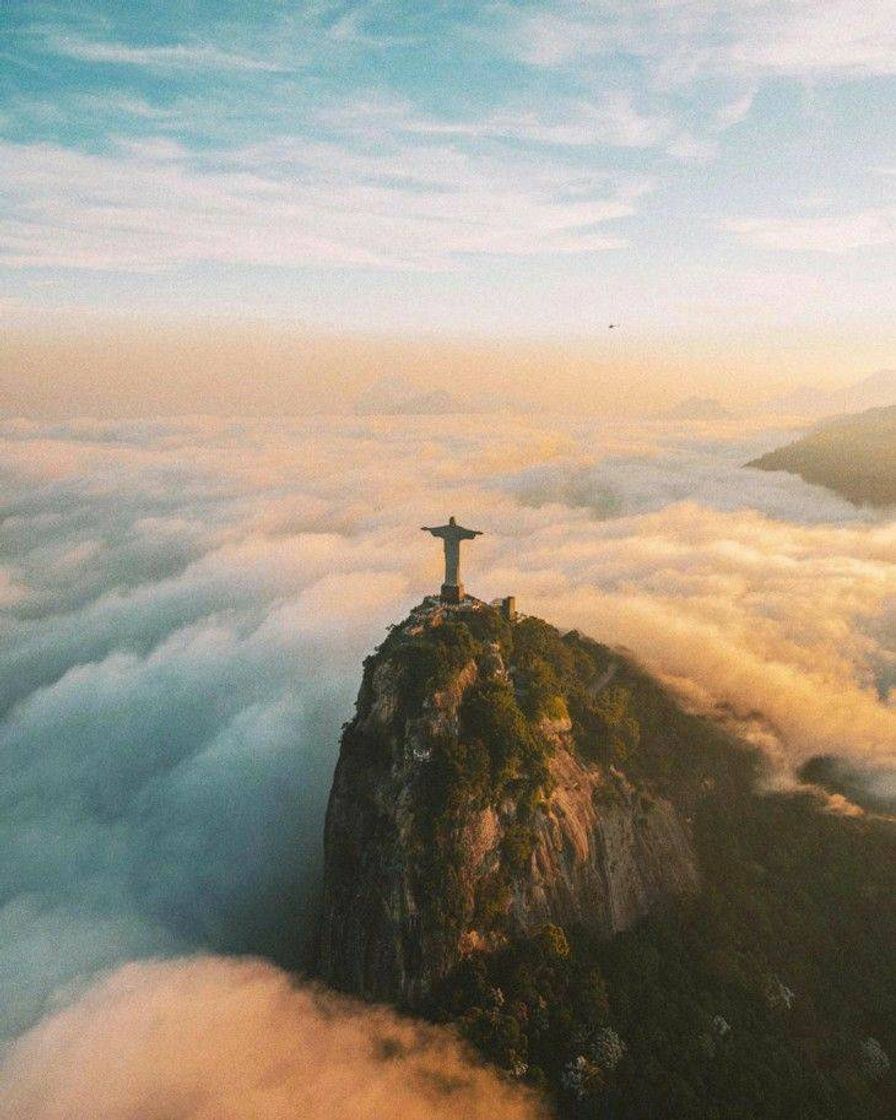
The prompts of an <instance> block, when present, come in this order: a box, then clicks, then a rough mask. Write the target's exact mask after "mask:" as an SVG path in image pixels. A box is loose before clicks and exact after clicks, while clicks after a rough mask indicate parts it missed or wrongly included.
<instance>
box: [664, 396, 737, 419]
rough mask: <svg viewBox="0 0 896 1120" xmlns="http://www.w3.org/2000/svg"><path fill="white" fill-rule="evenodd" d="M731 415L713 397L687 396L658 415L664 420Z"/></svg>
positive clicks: (717, 417) (726, 416)
mask: <svg viewBox="0 0 896 1120" xmlns="http://www.w3.org/2000/svg"><path fill="white" fill-rule="evenodd" d="M732 415H733V413H731V412H729V411H728V409H727V408H725V407H724V406H723V405H721V404H720V403H719V402H718V401H717V400H716V399H715V398H714V397H687V398H686V399H685V400H683V401H679V402H678V404H676V405H673V406H672V408H670V409H669V410H668V412H663V413H661V414H660V417H661V419H664V420H730V419H731V418H732Z"/></svg>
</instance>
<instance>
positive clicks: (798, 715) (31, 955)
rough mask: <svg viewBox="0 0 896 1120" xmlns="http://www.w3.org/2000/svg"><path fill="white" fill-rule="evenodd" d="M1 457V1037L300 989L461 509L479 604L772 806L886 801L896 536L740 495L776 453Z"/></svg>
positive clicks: (712, 441) (770, 493)
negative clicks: (719, 742)
mask: <svg viewBox="0 0 896 1120" xmlns="http://www.w3.org/2000/svg"><path fill="white" fill-rule="evenodd" d="M2 435H3V441H2V444H0V478H2V480H3V491H4V493H5V494H7V495H9V496H8V497H7V498H6V499H5V501H4V503H3V505H2V508H0V515H2V519H3V520H2V535H3V556H4V558H5V559H4V565H3V567H2V568H0V609H2V611H3V621H2V629H0V757H2V759H3V776H2V780H0V806H2V812H0V987H2V989H3V991H4V995H5V999H4V1001H3V1003H2V1006H0V1038H4V1037H5V1038H14V1037H17V1036H19V1035H21V1034H22V1032H25V1031H27V1030H29V1029H31V1028H33V1027H34V1026H35V1024H37V1023H38V1022H39V1021H40V1020H41V1019H42V1018H43V1017H44V1016H46V1015H47V1014H48V1013H49V1012H51V1011H52V1010H53V1008H54V1007H56V1006H57V1004H58V1001H59V1000H60V998H64V996H63V997H60V995H59V993H60V991H62V992H63V993H65V992H66V991H69V990H71V989H70V986H71V985H73V984H74V985H76V986H81V985H83V983H84V982H85V978H89V977H91V976H93V975H95V974H96V973H98V972H100V971H101V970H104V969H107V968H110V967H114V966H116V965H118V964H121V963H122V962H126V961H129V960H133V959H138V958H146V957H150V956H162V957H173V956H177V955H180V954H184V953H191V952H195V951H197V950H198V951H208V952H214V953H225V954H232V953H250V954H257V955H263V956H267V957H269V958H270V959H272V960H274V961H277V962H279V963H280V964H282V965H285V966H288V967H292V966H295V965H298V964H300V963H301V960H302V955H303V951H304V948H305V945H306V942H307V938H308V935H309V930H310V928H311V914H312V912H313V906H314V899H315V892H316V888H317V883H318V879H319V874H320V866H321V851H320V838H321V833H322V826H323V813H324V809H325V804H326V797H327V794H328V790H329V784H330V778H331V774H332V769H333V766H334V764H335V759H336V754H337V750H338V739H339V731H340V726H341V724H342V722H343V721H344V720H346V719H347V718H349V716H350V715H351V711H352V704H353V700H354V696H355V693H356V690H357V686H358V683H359V679H360V669H361V660H362V658H363V657H364V655H365V654H367V653H368V652H370V650H371V649H372V648H373V647H374V646H375V645H376V644H377V643H378V642H379V641H380V640H381V639H382V637H383V636H384V634H385V632H386V627H387V625H388V624H389V623H390V622H393V621H396V620H398V619H399V618H401V617H402V616H403V615H404V614H405V613H406V611H407V609H408V608H409V607H410V606H411V605H413V604H414V603H415V602H418V601H419V600H420V599H421V598H422V597H423V595H424V594H427V593H429V592H432V591H433V590H435V589H437V587H438V584H439V582H440V578H441V557H440V555H439V552H438V548H437V547H436V546H435V545H434V543H433V541H432V540H431V539H430V538H429V537H428V536H425V535H424V534H422V533H420V531H419V526H421V525H424V524H432V523H434V522H438V521H439V520H440V519H442V518H445V517H447V515H448V514H449V513H454V514H456V515H457V516H458V517H459V518H460V519H461V520H462V521H463V522H464V523H466V524H469V525H472V526H473V527H474V528H479V529H483V530H485V531H486V535H484V536H483V537H481V538H478V539H477V540H476V541H475V542H473V543H472V544H471V545H470V546H469V548H468V549H467V551H466V554H465V557H464V562H465V569H466V571H465V574H466V582H467V586H468V589H469V590H470V591H471V592H473V593H474V594H477V595H479V596H480V597H482V598H485V599H491V598H494V597H497V596H500V595H505V594H516V596H517V599H518V603H519V606H520V607H521V609H522V610H524V611H527V612H529V613H533V614H538V615H541V616H543V617H545V618H547V619H549V620H550V621H553V622H555V623H556V624H558V625H560V626H562V627H577V628H579V629H581V630H584V631H585V632H587V633H589V634H591V635H592V636H594V637H596V638H598V639H601V640H604V641H607V642H610V643H622V644H624V645H626V646H628V647H629V648H630V649H631V650H633V651H634V653H635V654H636V655H637V656H638V657H639V658H640V659H641V660H642V661H643V662H644V663H645V664H646V665H647V666H648V667H650V668H651V669H652V670H654V671H655V672H657V673H659V674H661V675H662V676H663V677H664V678H665V679H667V680H668V681H670V682H671V683H672V684H673V685H674V687H676V688H677V689H679V690H680V691H681V692H682V694H684V695H685V696H687V697H688V699H689V701H690V702H691V703H692V704H694V705H695V706H697V707H699V708H701V709H703V710H710V711H717V712H719V713H721V714H724V716H725V718H728V719H733V720H735V721H737V722H738V723H739V724H740V725H741V726H743V727H744V728H745V729H747V730H748V731H749V733H750V734H751V735H753V737H754V738H755V739H756V740H757V741H759V742H761V743H762V744H763V746H765V747H766V749H767V750H768V751H769V753H770V754H771V755H772V756H773V758H774V759H775V761H776V766H777V773H778V775H779V777H780V780H781V781H791V780H793V775H794V774H795V772H796V770H797V769H798V767H799V766H800V765H801V764H802V763H803V762H804V761H805V760H806V759H808V758H810V757H812V756H814V755H817V754H832V755H838V756H843V757H845V758H847V759H849V760H850V762H851V763H852V764H853V765H855V766H857V767H858V768H859V770H860V772H862V773H867V774H868V775H870V778H869V780H873V781H874V783H875V785H876V788H877V790H878V792H879V793H880V794H882V795H884V794H885V793H886V790H887V789H890V790H892V788H893V777H892V776H893V773H894V767H896V711H894V707H893V702H892V698H891V689H892V687H893V684H894V681H896V643H894V635H896V564H894V560H896V524H894V523H893V521H892V520H890V519H889V518H888V517H887V516H885V515H879V514H872V513H869V512H868V511H861V510H856V509H855V508H854V507H852V506H850V505H849V504H847V503H846V502H844V501H842V500H840V499H839V498H837V497H835V496H833V495H831V494H829V493H827V492H825V491H822V490H820V489H818V488H814V487H811V486H809V485H807V484H806V483H804V482H802V481H801V480H799V479H796V478H791V477H789V476H786V475H776V474H768V473H766V472H758V471H756V472H754V471H747V470H744V469H743V468H742V466H741V464H742V463H744V462H746V461H747V460H749V459H751V458H753V457H755V456H756V455H758V454H760V453H761V452H763V451H765V450H768V449H770V448H771V447H774V446H776V445H778V444H780V443H782V442H784V441H785V440H786V439H787V436H788V433H786V432H783V431H764V430H762V429H761V428H759V427H757V428H756V429H754V430H750V429H749V428H745V426H744V424H743V423H742V422H738V423H737V424H727V425H726V424H722V425H717V426H715V427H712V426H708V425H699V424H692V425H685V426H684V427H682V428H679V429H677V430H676V429H671V428H667V427H664V426H663V425H661V424H659V423H645V424H642V425H632V426H630V427H629V428H621V427H620V426H619V425H613V426H609V425H607V426H603V425H601V424H599V423H596V422H594V421H593V420H588V421H585V420H583V421H576V420H574V419H569V418H563V419H557V420H556V421H555V420H552V419H549V418H547V419H534V418H533V417H531V416H526V417H518V418H513V417H509V418H506V419H504V420H503V421H502V423H501V424H495V422H494V419H493V418H489V417H464V418H458V417H447V418H442V417H425V418H422V417H421V418H407V417H388V418H376V417H340V418H324V417H317V418H314V419H310V420H289V421H282V422H280V421H265V422H261V421H257V422H256V421H252V422H250V421H225V420H199V419H196V420H184V421H171V422H161V421H160V422H154V423H148V422H144V423H120V424H112V423H105V424H102V423H97V422H91V421H83V422H72V423H68V424H62V425H53V426H51V425H36V424H32V423H29V422H25V421H11V422H8V423H6V424H5V425H4V426H3V431H2ZM154 967H157V968H158V969H161V972H159V971H156V972H152V970H150V972H148V973H146V974H145V975H146V978H147V983H148V984H149V985H150V987H152V985H153V984H156V983H160V984H162V985H163V986H164V984H166V983H167V982H168V981H167V978H168V976H169V974H168V973H167V972H165V970H164V968H163V967H162V966H154ZM178 967H183V966H178ZM209 967H211V966H209ZM122 975H125V976H130V977H131V978H132V979H133V978H135V977H136V978H139V977H141V976H143V975H144V974H143V973H141V972H140V971H139V970H138V971H136V972H133V971H132V972H126V973H124V974H122ZM185 975H189V976H192V975H193V973H192V971H190V970H187V973H185ZM128 982H129V983H130V981H128ZM133 982H134V984H135V985H136V986H137V987H138V988H139V987H140V984H139V983H138V981H137V980H136V979H135V980H134V981H133ZM278 982H279V981H278ZM140 983H142V981H141V982H140ZM110 992H113V995H114V985H113V989H107V988H104V989H102V990H101V994H100V995H98V996H96V997H91V998H95V999H97V1000H100V1001H102V1000H106V999H112V1000H113V1003H114V998H113V995H110V994H109V993H110ZM103 993H105V994H103ZM115 998H117V997H115ZM134 998H142V996H140V993H139V992H137V993H136V994H135V997H134ZM147 998H149V997H148V996H147ZM172 998H173V997H172ZM296 998H298V997H296ZM303 998H304V997H303ZM306 998H307V999H309V1000H310V999H311V998H312V997H310V996H307V997H306ZM110 1006H111V1005H110ZM116 1006H117V1005H116ZM82 1010H83V1008H82ZM62 1021H63V1022H64V1021H65V1020H62ZM359 1022H360V1020H359ZM45 1025H46V1024H45ZM43 1029H44V1028H43V1027H41V1028H40V1030H43ZM54 1029H55V1028H54ZM109 1034H110V1038H111V1032H109ZM30 1037H31V1039H32V1042H31V1043H29V1045H31V1046H32V1047H33V1046H37V1045H38V1043H36V1042H34V1040H35V1039H41V1038H43V1039H45V1040H46V1042H47V1045H49V1042H50V1037H49V1036H45V1035H41V1034H38V1035H33V1036H30ZM90 1037H94V1038H96V1039H99V1038H100V1032H98V1031H97V1032H96V1033H95V1034H93V1035H91V1036H90ZM107 1041H108V1040H107ZM40 1045H41V1046H42V1045H43V1043H40ZM246 1076H247V1077H250V1076H252V1075H250V1074H248V1073H247V1075H246ZM69 1114H72V1115H73V1113H68V1114H67V1113H59V1115H69ZM109 1114H110V1115H114V1113H109ZM218 1114H219V1115H229V1114H228V1113H224V1112H222V1113H218ZM468 1114H469V1113H468ZM35 1115H40V1114H39V1113H35ZM52 1115H56V1114H52ZM184 1115H192V1114H190V1113H189V1112H187V1113H184ZM196 1115H197V1116H201V1115H204V1114H203V1113H201V1112H197V1113H196ZM234 1115H239V1114H238V1113H234ZM261 1115H265V1114H264V1113H261Z"/></svg>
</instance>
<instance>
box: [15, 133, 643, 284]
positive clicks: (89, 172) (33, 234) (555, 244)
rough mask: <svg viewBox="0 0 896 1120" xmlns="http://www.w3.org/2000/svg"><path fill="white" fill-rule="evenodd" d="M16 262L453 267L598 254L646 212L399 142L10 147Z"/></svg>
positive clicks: (121, 266)
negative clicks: (470, 261)
mask: <svg viewBox="0 0 896 1120" xmlns="http://www.w3.org/2000/svg"><path fill="white" fill-rule="evenodd" d="M0 156H2V159H3V163H4V166H5V169H6V181H7V191H8V194H9V196H10V198H11V200H12V206H11V212H10V213H9V214H8V215H7V217H6V218H5V219H4V220H3V221H2V223H0V244H2V256H0V260H2V262H3V263H5V264H6V265H8V266H12V267H29V266H37V267H47V266H56V267H73V268H87V269H99V270H124V271H138V272H145V271H150V272H151V271H156V270H161V269H167V268H171V267H175V266H177V265H180V264H184V263H186V262H196V261H227V262H241V263H249V264H261V265H274V266H281V267H298V266H304V265H320V264H330V265H362V266H368V267H380V268H412V269H433V268H436V269H441V268H446V267H456V266H457V265H458V264H459V263H460V262H462V261H463V260H464V259H465V258H466V257H468V256H470V255H474V254H488V255H496V254H497V255H508V256H527V255H531V254H537V253H560V254H568V253H591V252H598V251H602V250H606V249H614V248H619V247H621V246H622V245H623V244H624V240H623V238H622V237H620V236H619V235H618V234H616V233H614V232H608V233H603V232H598V230H597V229H596V228H595V227H598V226H603V225H604V224H605V223H608V222H611V221H614V220H616V219H620V218H625V217H627V216H629V215H631V214H632V213H633V212H634V205H633V198H634V193H633V192H631V191H626V189H625V187H624V185H615V184H614V183H613V182H612V181H608V180H607V179H606V178H605V179H603V180H602V181H601V180H598V181H596V182H595V181H594V179H593V178H592V177H591V176H588V175H583V174H582V173H581V172H576V171H575V170H573V169H570V168H564V167H558V166H555V165H552V164H549V163H545V162H544V161H542V160H532V159H530V158H528V157H526V156H525V155H522V154H521V155H518V156H516V157H514V158H512V159H507V158H501V159H496V158H491V157H489V156H488V155H485V154H482V153H479V154H477V153H465V152H461V151H458V150H456V149H455V148H454V147H452V146H451V145H450V144H435V143H424V144H419V143H414V144H413V145H411V144H408V143H405V142H402V141H401V140H400V139H399V140H394V141H393V142H392V143H391V144H390V145H389V146H388V147H385V148H381V149H380V150H379V151H365V150H359V149H357V148H351V147H346V146H340V145H339V144H336V143H333V142H317V143H314V142H311V141H308V140H302V139H298V138H292V139H284V140H280V141H271V142H266V143H262V144H257V145H253V146H251V147H247V148H243V149H238V150H236V151H228V152H220V151H218V152H212V153H204V154H202V155H199V154H196V153H190V152H188V151H186V150H185V149H183V148H182V146H180V145H178V144H176V143H173V142H170V141H153V142H151V143H129V144H125V145H122V146H121V148H120V150H119V151H118V152H117V153H116V154H114V155H105V156H96V155H87V154H83V153H76V152H73V151H70V150H66V149H62V148H58V147H55V146H51V145H27V146H17V145H4V146H3V147H2V151H0Z"/></svg>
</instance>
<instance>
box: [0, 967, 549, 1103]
mask: <svg viewBox="0 0 896 1120" xmlns="http://www.w3.org/2000/svg"><path fill="white" fill-rule="evenodd" d="M2 1072H3V1073H4V1077H5V1086H4V1093H3V1096H2V1099H0V1117H2V1118H3V1120H50V1118H52V1120H83V1118H84V1117H85V1116H96V1117H103V1120H131V1118H133V1117H135V1116H145V1117H149V1116H159V1117H162V1116H164V1117H165V1120H249V1118H251V1120H283V1118H284V1117H293V1116H294V1117H321V1118H323V1117H326V1118H328V1120H368V1118H369V1120H373V1118H374V1117H383V1116H401V1117H403V1118H404V1120H491V1118H492V1117H495V1116H500V1117H502V1118H503V1120H535V1118H536V1117H538V1116H540V1115H542V1112H541V1110H540V1109H539V1107H538V1105H537V1102H536V1101H535V1100H534V1098H533V1097H531V1096H530V1095H529V1094H528V1093H525V1092H524V1091H523V1090H521V1089H518V1088H516V1087H513V1086H510V1085H508V1084H506V1083H505V1082H503V1081H501V1080H499V1078H498V1076H497V1075H496V1074H493V1073H491V1072H490V1071H488V1070H485V1069H483V1068H481V1067H479V1066H478V1065H476V1064H475V1062H474V1061H473V1060H472V1059H471V1058H470V1056H469V1055H468V1054H467V1053H465V1052H464V1051H463V1050H462V1049H461V1047H460V1045H459V1044H458V1042H457V1040H456V1038H455V1037H454V1035H452V1034H451V1033H450V1032H449V1031H447V1030H445V1029H436V1028H432V1027H423V1026H420V1025H418V1024H415V1023H412V1022H409V1021H407V1020H401V1019H399V1018H398V1017H397V1016H395V1015H393V1014H392V1013H391V1012H389V1011H386V1010H384V1009H375V1010H374V1009H371V1008H368V1007H364V1006H361V1005H358V1004H353V1003H350V1002H348V1001H346V1000H341V999H337V998H336V997H334V996H331V995H325V994H323V993H321V992H318V991H315V990H314V989H309V988H295V987H293V986H292V985H291V984H290V983H289V980H288V978H287V976H286V975H285V974H284V973H282V972H280V971H278V970H277V969H275V968H273V967H271V966H270V965H265V964H261V963H258V962H252V961H227V960H222V959H219V958H201V959H197V960H192V961H191V960H186V961H184V960H181V961H173V962H168V963H164V964H163V963H158V962H146V963H142V964H131V965H127V966H125V967H124V968H122V969H121V970H119V971H118V972H116V973H115V974H114V975H112V976H111V977H109V978H108V979H106V980H105V981H104V982H102V983H101V984H98V985H97V986H96V987H95V988H93V989H92V990H91V991H89V992H87V993H86V994H85V995H84V996H83V997H82V998H81V999H79V1000H78V1001H77V1002H76V1003H75V1004H74V1005H73V1006H71V1007H69V1008H67V1009H66V1010H63V1011H60V1012H58V1013H57V1014H55V1015H53V1016H51V1017H50V1018H49V1019H47V1020H46V1021H45V1022H43V1023H42V1024H41V1025H40V1026H39V1027H38V1028H36V1029H35V1030H34V1031H32V1032H31V1033H30V1034H28V1035H26V1036H25V1037H24V1038H22V1039H20V1040H19V1042H18V1043H17V1044H16V1046H15V1047H14V1048H13V1049H12V1050H11V1052H10V1054H9V1055H8V1056H7V1062H6V1068H5V1070H4V1071H2Z"/></svg>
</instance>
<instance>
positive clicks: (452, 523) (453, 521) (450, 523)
mask: <svg viewBox="0 0 896 1120" xmlns="http://www.w3.org/2000/svg"><path fill="white" fill-rule="evenodd" d="M448 524H449V525H456V524H457V522H456V521H455V520H454V515H453V514H452V516H451V517H449V518H448Z"/></svg>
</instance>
